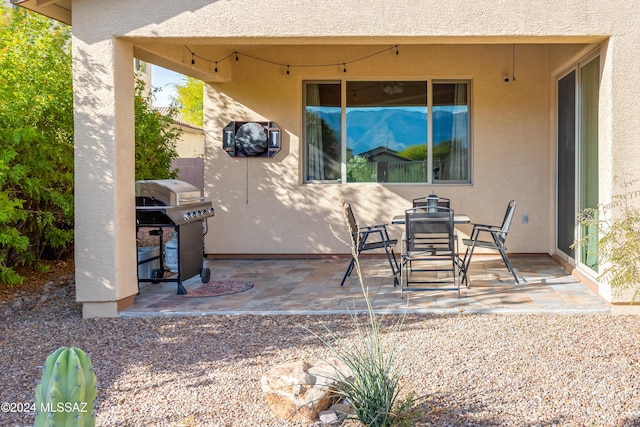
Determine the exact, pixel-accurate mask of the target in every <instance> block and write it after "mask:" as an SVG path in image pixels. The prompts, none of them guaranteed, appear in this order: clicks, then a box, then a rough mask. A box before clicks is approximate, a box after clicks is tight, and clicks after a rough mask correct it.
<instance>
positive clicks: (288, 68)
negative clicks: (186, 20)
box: [184, 45, 400, 76]
mask: <svg viewBox="0 0 640 427" xmlns="http://www.w3.org/2000/svg"><path fill="white" fill-rule="evenodd" d="M398 46H399V45H393V46H391V47H387V48H384V49H382V50H379V51H377V52H373V53H370V54H369V55H365V56H362V57H359V58H355V59H351V60H349V61H340V62H331V63H321V64H287V63H283V62H278V61H272V60H269V59H265V58H260V57H258V56H255V55H250V54H248V53H243V52H238V51H233V52H231V53H229V54H228V55H226V56H224V57H222V58H218V59H208V58H205V57H204V56H201V55H198V54H197V53H196V52H195V51H194V50H191V49H190V48H189V47H188V46H187V45H184V48H185V49H186V50H187V51H188V52H189V53H190V54H191V67H192V68H194V67H195V63H196V60H195V58H198V59H200V60H202V61H205V62H209V63H212V64H215V68H214V71H215V72H216V73H217V72H218V63H219V62H224V61H226V60H228V59H229V58H231V57H232V56H233V57H234V58H235V60H236V62H238V61H240V55H244V56H246V57H247V58H251V59H254V60H256V61H260V62H265V63H267V64H272V65H277V66H280V67H286V75H287V76H289V75H290V74H291V68H319V67H335V66H337V65H342V72H343V73H346V72H347V65H348V64H353V63H356V62H360V61H364V60H365V59H369V58H371V57H373V56H377V55H381V54H383V53H385V52H387V51H390V50H392V49H395V52H396V55H400V51H399V49H398Z"/></svg>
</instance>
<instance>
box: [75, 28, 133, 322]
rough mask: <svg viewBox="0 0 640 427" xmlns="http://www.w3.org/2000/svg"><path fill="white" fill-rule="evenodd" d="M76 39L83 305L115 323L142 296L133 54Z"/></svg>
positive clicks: (78, 264) (110, 43)
mask: <svg viewBox="0 0 640 427" xmlns="http://www.w3.org/2000/svg"><path fill="white" fill-rule="evenodd" d="M85 36H86V37H82V35H76V33H75V32H74V38H73V74H74V93H75V96H74V118H75V268H76V299H77V301H78V302H81V303H82V304H83V316H84V317H114V316H117V315H118V311H119V310H122V309H123V308H125V307H126V306H128V305H131V304H132V303H133V298H134V296H135V295H136V294H137V292H138V283H137V261H136V244H135V238H136V236H135V134H134V123H135V122H134V120H135V119H134V107H133V95H134V75H133V73H134V71H133V65H132V64H133V49H132V46H131V45H130V44H129V43H126V42H123V41H118V40H113V39H110V40H98V41H91V42H86V41H85V40H91V37H90V36H88V35H85Z"/></svg>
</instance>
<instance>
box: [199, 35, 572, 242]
mask: <svg viewBox="0 0 640 427" xmlns="http://www.w3.org/2000/svg"><path fill="white" fill-rule="evenodd" d="M554 49H556V47H554V46H552V45H519V46H518V48H517V51H516V52H517V57H518V60H517V61H516V80H515V81H511V82H509V83H504V81H503V79H502V77H503V74H504V73H505V72H508V73H509V74H511V72H512V47H511V46H510V45H475V46H466V45H463V46H457V45H456V46H442V45H439V46H414V45H411V46H402V47H401V48H400V55H398V56H396V54H395V51H391V52H388V53H386V54H383V55H379V56H376V57H374V58H371V59H369V60H367V61H362V62H359V63H354V64H351V65H350V66H349V67H348V72H347V76H346V77H344V76H343V75H342V74H343V73H342V70H341V69H328V70H324V69H312V70H307V69H296V70H292V71H291V74H290V76H289V77H286V75H284V74H283V72H282V69H281V68H279V67H276V66H273V65H271V64H265V63H260V62H258V63H256V62H250V63H249V60H246V59H243V60H242V62H238V63H233V64H231V66H232V79H231V81H230V82H227V83H220V84H211V85H208V86H207V90H206V93H207V96H206V100H207V102H206V109H207V117H206V118H207V120H206V125H205V126H206V148H205V152H206V155H205V159H206V171H205V175H206V179H205V181H206V183H207V184H206V191H207V195H208V196H209V197H211V198H212V199H213V200H214V204H215V205H217V208H218V213H217V215H216V217H215V218H213V219H211V220H210V225H211V228H212V232H211V233H210V235H208V236H207V245H206V251H207V252H208V253H326V252H329V253H336V252H337V253H344V252H347V251H348V248H347V247H345V246H344V245H343V244H341V243H340V242H339V241H338V240H337V239H336V238H335V236H334V235H333V233H332V231H331V230H332V229H333V230H339V231H343V230H344V229H345V226H344V223H343V221H342V218H341V216H340V209H339V204H338V197H339V196H338V194H339V193H342V194H343V196H344V197H345V199H347V200H349V201H351V202H353V204H354V209H355V210H356V212H357V213H358V216H359V218H360V220H361V222H362V223H363V224H366V223H369V224H373V223H385V222H389V220H390V218H391V217H392V216H393V215H394V214H399V213H402V212H403V211H404V209H407V208H409V207H411V199H412V198H414V197H420V196H425V195H427V194H429V193H431V192H432V191H435V192H436V193H437V194H438V195H441V196H445V197H449V198H451V200H452V207H453V208H454V209H455V210H456V211H458V212H464V213H467V214H469V215H470V217H471V218H472V220H473V221H477V222H483V223H487V222H488V223H500V221H501V219H502V216H503V214H504V210H505V208H506V205H507V202H508V201H509V200H511V199H515V200H516V201H517V202H518V208H517V216H516V221H514V224H513V228H512V235H511V236H510V238H509V249H510V250H511V251H515V252H543V253H544V252H550V250H551V249H550V247H551V245H552V240H551V239H552V238H553V224H554V223H553V217H552V215H551V212H552V211H553V206H552V205H551V203H552V200H551V199H550V197H549V191H550V189H552V187H553V180H554V167H555V163H554V160H553V159H554V157H553V152H552V151H553V147H554V144H555V142H554V141H553V140H552V139H551V138H550V129H551V123H550V119H551V117H550V114H549V106H550V91H551V87H550V84H551V78H550V75H549V66H550V65H549V56H550V55H549V51H550V50H554ZM557 49H562V50H564V51H569V52H571V51H575V50H578V49H579V47H578V46H575V47H573V48H572V49H567V48H566V47H564V46H562V47H557ZM377 50H380V47H379V46H378V47H375V46H373V47H367V49H364V48H362V47H355V46H354V47H350V46H340V47H331V48H326V47H325V48H323V47H313V48H312V47H289V48H286V49H284V48H268V47H265V48H263V49H261V51H260V54H261V55H262V56H263V57H268V58H271V59H274V60H276V61H282V62H287V59H288V58H295V59H296V61H299V62H302V63H304V62H305V61H313V60H314V59H315V60H316V61H318V60H320V61H322V59H326V60H329V57H335V58H353V57H358V56H362V55H363V54H366V52H369V51H371V52H375V51H377ZM319 58H321V59H319ZM336 68H339V67H336ZM342 78H347V79H348V78H354V79H380V78H382V79H387V80H401V79H412V78H414V79H432V78H453V79H470V80H471V82H472V96H471V111H472V113H471V117H472V159H473V161H472V184H471V185H426V184H375V183H372V184H345V185H341V184H308V185H307V184H304V183H303V182H302V171H301V170H302V161H301V159H302V153H301V148H302V146H303V144H302V143H301V138H302V118H303V116H302V114H303V113H302V112H303V107H302V81H303V80H313V79H342ZM265 81H268V82H269V83H268V84H265ZM232 120H272V121H275V122H276V123H277V124H278V125H279V126H280V127H281V128H282V129H283V130H284V134H285V136H284V137H283V142H284V150H283V152H281V153H279V154H278V156H276V157H275V158H273V159H265V158H249V159H247V158H232V157H229V156H228V155H227V154H226V153H224V151H223V150H222V143H221V136H222V133H221V129H222V127H224V126H225V125H226V124H227V123H228V122H229V121H232ZM525 213H526V214H528V216H529V223H528V224H526V225H523V224H521V215H522V214H525ZM461 229H462V230H463V233H461V235H464V231H468V228H466V229H465V227H461ZM392 231H393V233H394V234H396V235H399V234H400V233H401V227H397V226H396V227H392Z"/></svg>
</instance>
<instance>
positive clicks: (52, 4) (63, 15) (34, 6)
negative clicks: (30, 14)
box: [11, 0, 71, 25]
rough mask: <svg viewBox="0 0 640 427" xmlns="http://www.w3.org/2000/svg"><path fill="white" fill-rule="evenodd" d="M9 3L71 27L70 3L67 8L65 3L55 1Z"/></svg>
mask: <svg viewBox="0 0 640 427" xmlns="http://www.w3.org/2000/svg"><path fill="white" fill-rule="evenodd" d="M11 3H12V4H15V5H16V6H20V7H24V8H25V9H29V10H32V11H34V12H36V13H39V14H41V15H44V16H47V17H49V18H51V19H55V20H56V21H60V22H62V23H65V24H67V25H71V2H68V3H69V5H68V6H67V5H66V4H65V3H66V2H62V1H56V0H11Z"/></svg>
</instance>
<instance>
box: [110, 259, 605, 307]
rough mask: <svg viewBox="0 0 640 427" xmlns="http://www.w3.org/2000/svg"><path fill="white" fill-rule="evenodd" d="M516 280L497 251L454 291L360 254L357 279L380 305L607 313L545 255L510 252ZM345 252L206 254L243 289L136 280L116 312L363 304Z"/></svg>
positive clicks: (217, 271)
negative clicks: (419, 284)
mask: <svg viewBox="0 0 640 427" xmlns="http://www.w3.org/2000/svg"><path fill="white" fill-rule="evenodd" d="M511 261H512V264H513V265H514V268H515V270H516V273H517V275H518V277H519V278H520V281H521V283H520V284H518V285H516V284H515V282H514V280H513V277H512V276H511V275H509V273H508V271H507V269H506V268H505V266H504V264H503V263H502V260H501V259H500V257H499V256H498V255H496V256H493V255H482V256H478V257H475V256H474V260H473V262H472V264H471V267H470V271H469V278H470V286H469V287H464V286H463V287H462V288H461V295H460V298H458V295H457V292H456V291H420V292H418V291H415V292H406V291H405V292H404V295H403V296H402V297H401V292H400V288H399V287H394V286H393V278H392V276H391V272H390V269H389V265H388V263H387V261H386V259H385V258H365V259H362V260H361V264H362V273H363V277H364V284H365V286H366V288H367V290H368V295H369V297H370V299H371V303H372V306H373V308H374V310H376V312H380V313H404V312H407V313H456V312H465V313H557V314H562V313H565V314H579V313H584V314H598V313H601V314H608V313H610V312H611V305H610V304H609V303H607V302H606V301H605V300H603V299H602V298H601V297H599V296H598V295H596V294H594V293H593V292H592V291H590V290H589V289H588V288H587V287H586V286H585V285H584V284H582V283H581V282H580V281H578V280H577V279H576V278H574V277H573V276H572V275H570V274H568V273H567V272H566V271H565V270H564V269H563V268H562V267H561V266H559V265H558V264H557V263H556V262H554V261H553V260H552V259H551V257H549V256H546V255H533V256H513V257H511ZM348 263H349V260H348V259H344V258H340V259H328V258H322V259H316V258H314V259H230V260H208V261H206V266H208V267H209V268H210V270H211V280H216V279H234V280H249V281H251V282H253V284H254V287H253V288H252V289H250V290H248V291H244V292H240V293H236V294H231V295H223V296H217V297H199V298H186V297H185V296H183V295H177V292H176V291H177V284H176V283H175V282H163V283H158V284H152V283H141V284H140V293H139V295H138V296H136V298H135V302H134V304H133V305H132V306H130V307H128V308H127V309H125V310H123V311H122V312H120V315H121V316H124V317H153V316H189V315H191V316H194V315H205V314H219V315H220V314H222V315H242V314H264V315H274V314H332V313H347V312H349V311H351V312H359V311H363V310H366V302H365V299H364V297H363V291H362V288H361V286H360V282H359V280H358V276H357V274H356V272H355V270H354V272H353V274H352V275H351V276H350V277H349V278H348V279H347V281H346V282H345V284H344V286H340V281H341V280H342V276H343V275H344V272H345V270H346V268H347V265H348ZM183 284H184V285H185V287H186V289H187V291H189V290H193V289H195V288H197V287H198V286H200V285H201V280H200V277H199V276H196V277H193V278H190V279H189V280H187V281H184V282H183Z"/></svg>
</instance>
